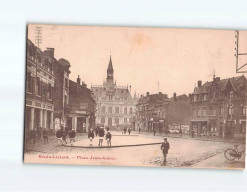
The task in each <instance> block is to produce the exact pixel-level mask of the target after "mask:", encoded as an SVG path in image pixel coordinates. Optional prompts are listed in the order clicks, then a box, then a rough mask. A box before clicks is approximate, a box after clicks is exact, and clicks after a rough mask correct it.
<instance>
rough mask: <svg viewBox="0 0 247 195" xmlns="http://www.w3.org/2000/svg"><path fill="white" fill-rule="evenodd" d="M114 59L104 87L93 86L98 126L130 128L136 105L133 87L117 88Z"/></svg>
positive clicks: (110, 62) (108, 70)
mask: <svg viewBox="0 0 247 195" xmlns="http://www.w3.org/2000/svg"><path fill="white" fill-rule="evenodd" d="M113 75H114V70H113V65H112V59H111V56H110V61H109V65H108V69H107V78H106V81H104V82H103V85H92V86H91V90H92V91H93V94H94V98H95V100H96V103H97V111H96V125H100V126H103V125H104V126H108V127H109V128H116V127H118V128H123V127H129V126H131V124H132V119H133V116H134V109H135V105H134V102H133V99H132V96H131V94H130V91H131V86H126V87H123V86H117V85H116V81H115V82H114V76H113Z"/></svg>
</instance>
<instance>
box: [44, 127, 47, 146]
mask: <svg viewBox="0 0 247 195" xmlns="http://www.w3.org/2000/svg"><path fill="white" fill-rule="evenodd" d="M43 139H44V144H46V143H47V144H48V132H47V130H46V128H44V130H43Z"/></svg>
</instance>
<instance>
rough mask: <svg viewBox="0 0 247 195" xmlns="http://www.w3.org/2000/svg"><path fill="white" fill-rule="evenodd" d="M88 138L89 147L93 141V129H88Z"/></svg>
mask: <svg viewBox="0 0 247 195" xmlns="http://www.w3.org/2000/svg"><path fill="white" fill-rule="evenodd" d="M88 138H89V139H90V146H92V141H93V138H94V132H93V128H90V130H89V132H88Z"/></svg>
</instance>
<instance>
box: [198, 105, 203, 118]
mask: <svg viewBox="0 0 247 195" xmlns="http://www.w3.org/2000/svg"><path fill="white" fill-rule="evenodd" d="M198 116H202V110H201V108H200V107H199V108H198Z"/></svg>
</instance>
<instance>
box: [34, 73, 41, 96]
mask: <svg viewBox="0 0 247 195" xmlns="http://www.w3.org/2000/svg"><path fill="white" fill-rule="evenodd" d="M40 85H41V83H40V78H39V77H36V86H35V93H36V94H37V95H41V89H40V87H41V86H40Z"/></svg>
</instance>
